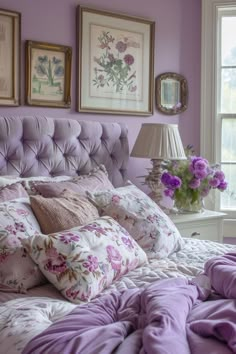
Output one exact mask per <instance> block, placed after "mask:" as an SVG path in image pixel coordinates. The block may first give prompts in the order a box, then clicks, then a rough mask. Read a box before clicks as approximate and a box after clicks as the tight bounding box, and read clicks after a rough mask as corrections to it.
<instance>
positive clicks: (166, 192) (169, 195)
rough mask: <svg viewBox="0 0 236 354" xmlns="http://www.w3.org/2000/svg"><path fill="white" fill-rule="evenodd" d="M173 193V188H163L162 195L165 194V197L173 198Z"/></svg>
mask: <svg viewBox="0 0 236 354" xmlns="http://www.w3.org/2000/svg"><path fill="white" fill-rule="evenodd" d="M174 193H175V192H174V191H173V189H165V190H164V195H165V196H166V197H170V198H173V196H174Z"/></svg>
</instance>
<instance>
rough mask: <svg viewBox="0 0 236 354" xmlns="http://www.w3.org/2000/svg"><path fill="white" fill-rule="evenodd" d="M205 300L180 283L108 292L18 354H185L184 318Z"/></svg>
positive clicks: (195, 289) (192, 286)
mask: <svg viewBox="0 0 236 354" xmlns="http://www.w3.org/2000/svg"><path fill="white" fill-rule="evenodd" d="M203 294H204V295H203ZM206 296H208V292H204V291H199V288H198V286H196V285H195V284H189V282H188V281H187V280H185V279H180V278H178V279H171V280H169V279H168V280H163V281H161V282H155V283H154V284H152V285H150V286H149V287H148V288H147V289H144V290H143V289H133V290H127V291H125V292H124V293H122V294H120V293H118V292H116V293H112V294H109V295H106V296H103V297H101V298H99V299H97V300H96V301H95V302H93V303H92V302H91V303H89V304H88V305H83V306H79V307H76V309H74V310H73V311H72V312H71V313H70V314H68V315H67V316H66V317H65V318H64V319H62V320H61V321H58V322H56V323H54V324H52V325H51V326H50V327H49V328H48V329H47V330H46V331H44V332H43V333H41V334H40V335H39V336H37V337H36V338H34V339H33V340H32V341H31V342H30V343H29V344H28V345H27V346H26V348H25V349H24V351H23V354H49V353H63V354H69V353H74V354H79V353H87V354H95V353H96V354H97V353H99V354H108V353H113V352H114V351H115V352H117V353H122V352H123V353H130V354H132V353H148V354H149V353H150V354H152V353H157V354H158V353H160V354H164V353H168V354H171V353H173V354H174V353H181V354H190V350H189V346H188V341H187V337H186V329H185V323H186V319H187V316H188V313H189V311H190V309H192V307H193V304H195V303H196V302H197V301H199V300H200V299H202V300H204V299H205V298H206ZM80 319H81V321H80ZM131 333H132V335H131ZM130 335H131V336H130ZM134 339H135V340H134ZM121 348H122V351H121Z"/></svg>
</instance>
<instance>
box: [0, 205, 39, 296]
mask: <svg viewBox="0 0 236 354" xmlns="http://www.w3.org/2000/svg"><path fill="white" fill-rule="evenodd" d="M40 232H41V230H40V227H39V224H38V222H37V220H36V219H35V217H34V214H33V212H32V210H31V207H30V204H29V202H28V203H27V202H25V203H24V202H19V201H17V200H15V201H10V202H5V203H1V204H0V290H1V291H10V292H22V293H24V292H26V290H27V289H29V288H32V287H34V286H36V285H40V284H41V283H42V282H44V281H45V278H44V277H43V275H42V273H41V272H40V270H39V268H38V267H37V266H36V265H35V264H34V262H32V260H31V258H30V257H29V256H28V255H27V254H26V252H25V250H24V248H23V247H22V245H21V241H20V240H21V239H23V238H27V237H29V236H32V235H35V234H37V233H40Z"/></svg>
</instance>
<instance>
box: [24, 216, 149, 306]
mask: <svg viewBox="0 0 236 354" xmlns="http://www.w3.org/2000/svg"><path fill="white" fill-rule="evenodd" d="M22 243H23V244H24V246H25V247H27V250H28V252H29V254H30V256H31V257H32V259H33V260H34V261H35V263H37V264H38V265H39V267H40V269H41V271H42V272H43V273H44V275H45V276H46V277H47V279H48V280H49V281H50V282H51V283H52V284H54V286H55V287H56V288H57V289H58V290H60V291H61V293H62V294H63V295H64V296H65V297H66V298H67V299H68V300H70V301H72V302H75V303H79V302H81V301H88V300H91V299H93V298H94V297H95V296H97V295H98V294H99V293H100V292H101V291H102V290H103V289H104V288H106V287H108V286H109V285H110V284H111V283H112V282H113V281H115V280H117V279H119V278H120V277H121V276H122V275H123V274H126V273H127V272H129V271H130V270H132V269H134V268H136V267H138V266H139V265H141V264H143V263H145V262H147V257H146V254H145V252H144V251H143V250H142V249H141V248H140V247H139V246H138V244H137V243H136V242H135V241H134V240H133V238H132V237H131V236H130V235H129V234H128V232H127V231H126V230H125V229H124V228H122V227H121V226H120V225H119V224H118V223H117V222H116V221H115V220H113V219H112V218H110V217H101V218H98V219H96V220H95V221H94V222H92V223H89V224H87V225H84V226H80V227H76V228H73V229H71V230H69V231H64V232H59V233H54V234H51V235H48V236H46V235H36V236H32V237H31V238H28V239H24V240H22Z"/></svg>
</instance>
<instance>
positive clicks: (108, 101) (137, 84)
mask: <svg viewBox="0 0 236 354" xmlns="http://www.w3.org/2000/svg"><path fill="white" fill-rule="evenodd" d="M154 36H155V22H154V21H150V20H148V19H143V18H138V17H132V16H127V15H125V14H117V13H113V12H108V11H101V10H97V9H92V8H88V7H84V6H78V7H77V65H76V66H77V68H78V74H77V110H78V111H79V112H93V113H113V114H126V115H143V116H149V115H152V114H153V95H154V93H153V91H154Z"/></svg>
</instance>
